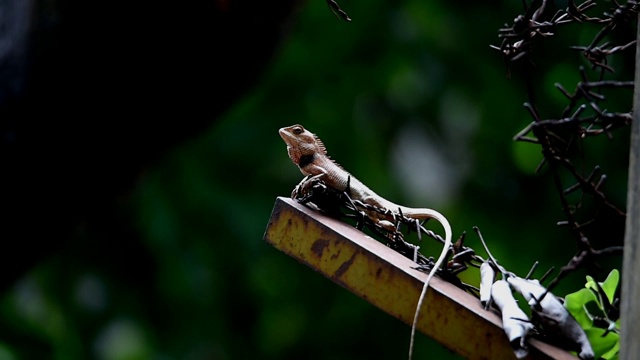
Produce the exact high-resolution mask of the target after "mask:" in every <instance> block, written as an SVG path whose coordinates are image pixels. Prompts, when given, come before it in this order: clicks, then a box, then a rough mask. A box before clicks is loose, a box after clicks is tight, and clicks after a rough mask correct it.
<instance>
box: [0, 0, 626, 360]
mask: <svg viewBox="0 0 640 360" xmlns="http://www.w3.org/2000/svg"><path fill="white" fill-rule="evenodd" d="M340 5H341V7H342V8H343V9H344V10H345V11H346V12H347V13H348V14H349V15H350V17H351V18H352V19H353V22H351V23H346V22H342V21H338V20H337V19H335V18H334V16H333V15H332V14H331V12H330V11H329V9H328V8H327V5H326V3H325V2H324V1H322V0H314V1H308V2H306V3H305V5H304V7H302V8H301V9H300V13H299V16H298V17H297V18H295V19H294V20H292V21H291V22H290V23H288V24H282V31H283V34H284V36H283V39H284V41H283V43H282V46H281V49H280V51H279V52H278V54H277V56H276V57H275V58H274V59H273V62H272V64H271V66H270V67H269V69H268V71H267V72H266V73H265V74H264V76H263V78H262V79H261V81H260V83H259V84H258V85H257V86H256V87H255V88H253V89H252V91H250V92H249V93H247V94H246V96H245V97H244V98H242V99H241V100H240V101H238V102H237V103H236V104H235V106H234V107H233V108H231V109H229V111H228V113H227V114H225V116H223V118H221V119H217V122H216V123H215V126H212V127H211V128H210V129H209V130H208V131H206V132H204V133H202V134H200V135H199V136H197V137H195V138H193V139H191V140H190V141H188V142H186V143H183V144H181V145H179V146H177V147H176V148H175V149H174V150H173V151H172V152H171V153H169V154H167V155H166V156H164V157H163V158H162V159H161V160H159V161H158V162H157V163H155V164H153V165H152V166H151V167H150V168H149V169H148V171H147V172H145V173H144V174H142V175H141V178H140V181H139V183H138V184H137V186H136V188H135V190H134V191H133V192H132V193H131V194H129V196H127V197H126V198H123V199H120V200H119V201H118V210H117V211H118V213H119V214H121V217H122V219H123V221H124V222H127V223H130V224H132V228H133V229H134V231H135V233H136V234H139V236H138V237H137V239H138V240H137V242H135V243H133V244H131V246H135V247H138V248H142V249H143V251H144V253H146V254H148V255H149V258H148V259H141V260H140V264H139V265H140V266H142V267H148V268H149V276H148V278H146V280H145V281H142V282H141V281H137V279H130V278H128V277H127V270H126V269H122V268H119V258H120V257H121V256H126V254H127V253H128V251H129V249H128V248H127V247H120V248H117V249H112V251H111V252H110V253H109V257H108V258H106V259H103V260H102V261H93V260H92V259H94V255H95V256H98V255H99V254H95V252H97V251H98V250H94V249H92V243H93V241H95V239H96V238H99V237H100V236H103V235H102V234H101V232H100V231H99V230H98V229H96V228H95V227H92V224H91V223H89V224H86V225H85V226H83V227H80V228H79V229H78V231H77V235H76V236H75V238H74V239H73V240H72V241H71V243H70V244H69V246H68V248H67V249H66V250H65V251H63V252H62V253H60V254H58V255H56V256H54V257H53V258H51V259H49V260H48V261H46V262H44V263H42V264H40V265H39V266H38V267H37V268H35V269H33V271H31V272H30V273H29V274H27V275H26V276H24V278H22V279H20V280H19V281H18V282H17V283H16V285H15V286H14V287H13V288H12V289H11V290H10V291H9V292H7V293H6V294H4V295H3V296H2V299H1V303H0V305H1V308H0V309H1V314H2V319H3V321H2V325H0V358H2V359H22V358H54V359H80V358H96V359H105V360H110V359H331V360H339V359H371V358H375V359H397V358H402V357H404V356H406V353H407V351H408V344H409V333H410V328H409V327H408V326H406V325H404V324H402V323H400V321H398V320H396V319H394V318H392V317H390V316H388V315H386V314H385V313H382V312H381V311H379V310H377V309H376V308H374V307H373V306H371V305H369V304H368V303H367V302H366V301H364V300H362V299H360V298H357V297H356V296H355V295H352V294H351V293H349V292H347V291H345V290H344V289H342V288H340V287H338V286H336V285H335V284H333V283H332V282H331V281H329V280H327V279H325V278H323V277H322V276H320V275H318V274H316V273H315V272H314V271H313V270H311V269H308V268H306V267H305V266H303V265H301V264H298V263H296V262H295V261H294V260H292V259H290V258H288V257H287V256H285V255H284V254H282V253H280V252H278V251H277V250H275V249H273V248H271V247H270V246H269V245H267V244H266V243H265V242H264V241H263V240H262V235H263V232H264V229H265V227H266V224H267V222H268V220H269V216H270V211H271V207H272V205H273V203H274V201H275V197H276V196H288V194H289V193H290V191H291V189H292V188H293V186H294V185H295V184H297V182H298V181H299V180H300V179H301V177H302V175H301V174H300V173H299V172H298V170H297V169H296V168H295V166H294V165H293V164H291V162H290V161H289V159H288V158H287V156H286V151H285V146H284V143H283V142H282V141H281V139H280V138H279V137H278V135H277V130H278V128H280V127H282V126H287V125H291V124H294V123H301V124H303V125H304V126H305V127H307V128H308V129H310V130H311V131H312V132H315V133H317V134H318V135H319V136H320V137H321V138H322V139H323V140H324V142H325V144H326V146H327V148H328V151H329V153H330V154H331V155H332V157H333V158H334V159H336V160H337V161H338V162H339V163H341V164H342V165H343V166H344V167H345V168H347V169H349V170H350V171H351V172H352V173H353V174H354V175H356V176H357V177H358V178H360V179H361V180H362V181H364V182H365V183H367V184H368V185H369V186H370V187H371V188H373V189H375V190H376V191H377V192H378V193H380V194H381V195H383V196H385V197H388V198H390V199H393V200H395V201H397V202H399V203H404V204H407V205H414V206H427V207H432V208H436V209H438V210H439V211H441V212H442V213H444V214H445V215H446V216H447V217H448V218H449V220H450V222H451V223H452V225H453V227H454V232H455V233H456V235H459V234H460V233H462V232H463V231H466V232H467V242H466V245H467V246H471V247H473V248H475V249H477V250H478V252H479V253H480V254H484V252H483V251H482V250H481V245H480V243H479V241H478V239H477V238H476V236H475V234H473V232H472V231H471V229H472V227H473V226H479V228H480V229H481V230H482V232H483V235H484V237H485V239H486V240H487V241H488V242H489V246H490V247H491V250H492V252H493V254H494V255H495V256H496V257H497V258H498V259H499V260H500V261H501V263H502V264H503V265H504V266H506V267H507V268H509V269H510V270H512V271H515V272H517V273H519V274H522V275H524V274H526V271H527V270H528V268H529V267H530V266H531V264H532V263H533V262H534V261H536V260H538V261H540V263H541V268H542V269H546V268H548V267H550V266H562V265H564V264H565V263H566V262H567V261H568V260H569V259H570V258H571V256H573V254H574V252H575V245H574V240H573V239H572V238H571V235H570V233H569V231H568V230H567V229H563V228H559V227H556V226H555V222H556V221H558V220H561V219H562V213H561V208H560V206H559V201H558V195H557V194H556V192H555V190H554V188H553V184H552V182H551V178H550V176H549V174H548V172H547V171H545V170H544V169H543V171H542V172H541V173H539V174H535V173H534V170H535V166H536V165H537V164H538V162H539V161H540V160H541V153H540V150H539V148H538V147H536V146H535V145H532V144H523V143H514V142H513V141H512V137H513V135H514V134H515V133H517V132H518V131H519V130H520V129H522V128H523V127H524V126H525V125H526V124H528V123H529V122H530V121H531V119H530V117H529V116H528V114H527V112H526V111H525V110H524V108H523V107H522V103H523V102H524V101H526V92H525V87H524V85H523V78H522V77H521V76H519V75H518V74H519V73H518V66H517V64H516V65H515V66H514V67H513V68H512V72H513V74H514V75H513V78H512V79H509V78H507V76H506V69H505V66H504V64H503V60H502V58H501V56H500V54H499V53H498V52H496V51H494V50H491V49H490V48H489V45H490V44H499V39H498V38H497V30H498V28H499V27H501V26H502V25H503V24H504V23H510V22H511V20H512V19H513V18H514V17H515V16H516V15H517V14H519V13H520V12H521V2H520V1H513V0H510V1H507V0H503V1H492V2H488V3H487V2H477V1H462V2H447V1H442V0H439V1H418V0H405V1H401V2H386V1H381V0H370V1H345V0H342V1H340ZM588 28H589V25H585V26H577V25H576V26H573V27H567V28H564V29H562V31H560V33H559V34H558V36H556V37H554V38H551V39H549V40H545V42H544V43H542V42H540V43H538V44H536V45H539V46H541V47H543V48H544V51H542V50H540V49H538V52H537V53H536V55H537V56H536V57H535V58H534V60H535V61H536V64H537V67H536V71H537V73H536V74H533V77H534V78H535V89H536V91H537V93H538V94H539V103H540V104H542V106H541V111H543V112H544V113H546V114H548V115H549V117H553V116H557V115H558V114H559V111H560V110H561V109H562V108H563V107H564V106H565V105H566V102H565V101H564V99H563V97H562V96H561V95H560V94H559V92H558V91H557V90H556V89H554V88H553V84H554V83H555V82H560V83H562V84H563V85H565V87H567V88H568V89H573V87H574V86H575V81H576V80H577V79H578V78H579V77H578V66H579V65H586V64H585V62H584V61H582V60H581V59H580V54H579V53H578V52H576V51H571V50H569V49H568V46H570V45H584V44H586V43H588V42H590V39H591V38H592V37H593V34H594V32H593V30H592V29H588ZM630 29H631V27H630ZM257 31H259V29H258V30H257ZM620 31H621V32H623V33H624V31H625V29H622V30H620ZM631 36H632V37H633V34H631ZM203 46H212V44H203ZM246 46H251V44H246ZM221 56H223V55H222V54H221ZM248 61H250V59H248ZM613 65H614V66H615V67H616V69H618V70H619V71H618V72H617V73H616V74H615V77H616V78H619V79H632V78H633V77H632V76H631V75H630V74H631V71H632V69H633V54H632V51H630V52H628V53H625V55H624V56H622V55H620V56H618V58H616V60H615V64H613ZM211 101H212V102H215V101H216V98H215V96H214V95H213V94H212V96H211ZM608 104H610V105H611V107H610V108H612V109H620V111H627V110H628V109H629V107H630V95H629V96H626V97H625V96H615V97H613V98H612V99H611V102H610V103H608ZM178 120H179V119H178ZM627 138H628V132H627V130H626V129H625V130H621V131H619V132H617V133H616V134H615V139H614V141H608V140H606V139H593V141H591V140H590V141H589V142H588V145H589V146H588V147H585V149H584V152H585V157H586V158H588V159H590V161H592V162H595V163H599V164H600V165H601V166H602V167H603V170H604V172H605V173H607V174H608V175H609V182H608V184H607V187H606V188H605V189H606V192H607V195H608V196H609V197H610V199H612V201H613V202H614V203H615V204H617V205H618V206H620V207H622V208H624V201H625V193H626V167H627V161H628V160H627V150H626V149H627V146H628V140H627ZM585 169H589V167H588V166H585ZM585 171H588V170H585ZM566 185H567V186H568V185H570V183H567V184H566ZM598 226H601V227H602V229H604V230H603V232H608V231H609V229H608V228H607V226H608V224H599V225H598ZM614 230H615V229H614ZM614 230H612V235H611V236H610V237H608V238H606V241H605V242H602V241H600V242H599V243H598V242H596V243H595V244H594V246H596V247H603V246H607V245H613V244H620V243H621V232H622V230H620V229H617V230H615V231H614ZM423 251H425V252H426V253H428V254H429V255H435V254H437V253H439V251H440V249H436V248H434V247H433V246H431V244H425V245H424V246H423ZM87 254H91V256H88V255H87ZM619 262H620V259H613V260H612V261H611V262H610V263H607V262H605V263H604V266H603V273H604V274H606V273H607V272H608V271H606V270H607V269H608V268H610V267H611V266H617V267H619ZM538 275H540V274H538ZM595 275H597V274H594V276H595ZM583 276H584V273H582V272H578V273H576V274H574V275H571V276H569V277H568V278H567V279H566V280H564V281H563V282H562V283H561V285H560V287H559V288H558V290H557V292H558V294H563V293H567V292H569V291H575V290H576V289H578V288H580V287H582V283H581V279H583ZM463 277H464V279H465V280H466V281H468V282H472V283H477V280H475V278H476V273H475V272H473V271H469V272H468V273H467V274H464V275H463ZM596 279H598V277H597V276H596ZM426 306H428V304H426ZM443 326H444V325H443ZM416 346H417V347H416V349H415V356H414V358H416V359H419V358H424V357H426V356H429V358H438V359H445V358H456V356H455V355H453V354H451V353H450V352H449V351H448V350H446V349H443V348H442V347H441V346H440V345H439V344H437V343H435V342H433V341H431V340H430V339H428V338H426V337H424V336H422V335H418V338H417V345H416Z"/></svg>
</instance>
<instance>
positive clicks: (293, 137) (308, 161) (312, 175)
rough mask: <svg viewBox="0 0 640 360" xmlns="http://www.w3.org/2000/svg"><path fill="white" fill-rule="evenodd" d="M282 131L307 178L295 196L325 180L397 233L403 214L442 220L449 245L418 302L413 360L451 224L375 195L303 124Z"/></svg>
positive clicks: (429, 212)
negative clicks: (421, 318)
mask: <svg viewBox="0 0 640 360" xmlns="http://www.w3.org/2000/svg"><path fill="white" fill-rule="evenodd" d="M278 132H279V133H280V137H282V140H284V142H285V143H286V144H287V153H288V154H289V158H290V159H291V161H293V163H294V164H296V165H297V166H298V168H299V169H300V171H301V172H302V174H304V175H306V178H305V180H303V181H302V182H301V183H300V185H298V186H297V187H296V189H295V190H294V192H293V194H292V197H295V195H296V193H297V192H304V190H305V185H309V184H311V183H312V182H313V180H316V179H317V180H322V181H324V183H325V184H326V185H327V186H329V187H332V188H334V189H336V190H339V191H347V193H348V194H349V196H350V197H351V199H353V200H359V201H361V202H363V203H365V204H368V205H373V206H375V207H377V208H380V209H382V210H383V211H384V213H380V212H377V211H373V210H368V209H366V208H365V209H362V210H363V211H364V212H365V213H366V214H367V216H368V217H369V218H370V219H371V220H373V221H374V222H375V223H377V224H379V225H381V226H382V227H384V228H386V229H388V230H391V231H394V230H395V225H394V222H395V218H396V217H397V216H398V215H400V213H402V215H404V216H405V217H408V218H411V219H417V220H423V219H429V218H433V219H436V220H438V222H440V224H442V226H443V227H444V232H445V243H444V247H443V249H442V253H441V254H440V257H439V258H438V260H437V261H436V263H435V265H434V267H433V269H431V271H430V272H429V275H428V276H427V280H426V281H425V283H424V287H423V288H422V293H421V294H420V299H419V300H418V306H417V309H416V313H415V317H414V320H413V327H412V329H411V345H410V347H409V358H411V354H412V351H413V338H414V334H415V326H416V322H417V319H418V313H419V310H420V308H421V307H422V301H423V300H424V297H425V295H426V292H427V288H428V284H429V281H430V280H431V278H432V277H433V275H434V274H435V272H436V270H437V269H438V268H440V266H441V265H442V262H443V261H444V259H445V257H446V255H447V251H448V250H449V248H450V247H451V226H450V225H449V221H447V218H445V217H444V216H443V215H442V214H440V213H439V212H437V211H435V210H432V209H426V208H421V209H416V208H409V207H406V206H401V205H397V204H395V203H393V202H391V201H389V200H387V199H385V198H383V197H381V196H379V195H378V194H376V193H375V192H373V190H371V189H369V188H368V187H367V186H366V185H364V184H363V183H361V182H360V181H359V180H358V179H356V178H355V177H353V176H352V175H351V174H349V173H348V172H347V171H346V170H344V169H343V168H342V167H341V166H340V165H338V164H336V163H335V162H334V161H333V160H331V159H330V158H329V156H327V150H326V149H325V147H324V144H323V143H322V141H321V140H320V139H319V138H318V137H317V136H316V135H315V134H313V133H311V132H310V131H309V130H306V129H305V128H304V127H302V125H292V126H289V127H284V128H281V129H280V130H279V131H278ZM347 184H348V189H347Z"/></svg>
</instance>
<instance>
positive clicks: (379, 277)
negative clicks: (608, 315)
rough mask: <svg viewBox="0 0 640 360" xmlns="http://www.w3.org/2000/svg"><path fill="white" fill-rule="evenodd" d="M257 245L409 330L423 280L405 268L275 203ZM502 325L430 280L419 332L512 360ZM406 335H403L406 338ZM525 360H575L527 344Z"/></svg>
mask: <svg viewBox="0 0 640 360" xmlns="http://www.w3.org/2000/svg"><path fill="white" fill-rule="evenodd" d="M264 239H265V240H266V241H267V242H269V243H270V244H272V245H273V246H274V247H276V248H277V249H279V250H281V251H282V252H284V253H286V254H288V255H289V256H291V257H293V258H295V259H297V260H298V261H300V262H302V263H304V264H306V265H308V266H309V267H311V268H312V269H314V270H316V271H318V272H320V273H322V274H323V275H325V276H326V277H328V278H329V279H331V280H332V281H334V282H335V283H337V284H339V285H341V286H343V287H344V288H346V289H348V290H349V291H351V292H353V293H355V294H356V295H358V296H359V297H361V298H363V299H365V300H366V301H368V302H370V303H372V304H373V305H375V306H377V307H378V308H379V309H381V310H383V311H385V312H386V313H388V314H390V315H392V316H394V317H396V318H398V319H400V320H401V321H403V322H404V323H406V324H409V325H410V324H411V322H412V320H413V315H414V311H415V308H416V305H417V303H418V298H419V296H420V292H421V290H422V286H423V284H424V281H425V280H426V278H427V274H426V273H423V272H420V271H417V270H414V269H413V268H412V267H414V266H415V263H413V262H412V261H411V260H409V259H407V258H405V257H403V256H402V255H400V254H398V253H397V252H395V251H393V250H392V249H390V248H388V247H386V246H385V245H384V244H382V243H380V242H378V241H376V240H375V239H372V238H371V237H369V236H367V235H366V234H364V233H362V232H361V231H359V230H357V229H355V228H353V227H352V226H350V225H348V224H345V223H343V222H341V221H338V220H335V219H331V218H329V217H326V216H324V215H322V214H320V213H318V212H316V211H313V210H311V209H309V208H307V207H305V206H302V205H300V204H298V203H297V202H295V201H293V200H291V199H288V198H282V197H279V198H277V199H276V203H275V206H274V208H273V212H272V214H271V218H270V220H269V224H268V226H267V230H266V231H265V234H264ZM501 324H502V321H501V320H500V318H499V316H498V315H497V314H495V313H494V312H490V311H485V310H484V309H483V308H482V307H481V305H480V301H479V300H477V299H476V298H474V297H473V296H471V295H469V294H467V293H465V292H464V291H462V290H460V289H458V288H457V287H455V286H453V285H451V284H449V283H447V282H445V281H442V280H440V279H438V278H433V279H432V280H431V283H430V289H429V291H428V292H427V297H426V299H425V302H424V305H423V308H422V310H421V311H420V318H419V320H418V330H419V331H420V332H422V333H424V334H425V335H427V336H429V337H432V338H434V339H435V340H436V341H438V342H439V343H441V344H442V345H444V346H445V347H447V348H449V349H451V350H452V351H454V352H456V353H458V354H460V355H462V356H464V357H466V358H469V359H515V356H514V355H513V352H512V351H511V347H510V346H509V342H508V341H507V338H506V336H505V334H504V332H503V331H502V325H501ZM408 334H409V332H407V336H408ZM529 358H530V359H573V360H575V359H577V358H576V357H574V356H572V355H571V354H569V353H568V352H566V351H564V350H561V349H558V348H555V347H553V346H550V345H548V344H545V343H542V342H540V341H537V340H531V341H530V355H529Z"/></svg>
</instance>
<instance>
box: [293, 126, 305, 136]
mask: <svg viewBox="0 0 640 360" xmlns="http://www.w3.org/2000/svg"><path fill="white" fill-rule="evenodd" d="M292 131H293V133H294V134H296V135H300V134H302V132H303V130H302V127H301V126H296V127H294V128H293V130H292Z"/></svg>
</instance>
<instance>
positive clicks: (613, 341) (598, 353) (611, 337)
mask: <svg viewBox="0 0 640 360" xmlns="http://www.w3.org/2000/svg"><path fill="white" fill-rule="evenodd" d="M584 332H585V333H586V334H587V337H588V338H589V342H590V343H591V347H593V352H594V354H595V358H596V359H599V358H601V357H602V358H604V359H616V358H617V357H618V350H619V349H620V336H619V335H618V334H616V333H614V332H610V333H608V334H607V335H606V336H604V337H603V336H602V334H604V332H605V330H604V329H600V328H591V329H587V330H585V331H584Z"/></svg>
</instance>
